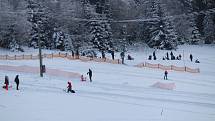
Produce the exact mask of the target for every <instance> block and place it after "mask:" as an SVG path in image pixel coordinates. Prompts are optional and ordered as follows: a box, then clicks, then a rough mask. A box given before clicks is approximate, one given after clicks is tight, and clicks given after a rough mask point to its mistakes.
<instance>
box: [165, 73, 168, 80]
mask: <svg viewBox="0 0 215 121" xmlns="http://www.w3.org/2000/svg"><path fill="white" fill-rule="evenodd" d="M167 75H168V72H167V71H165V72H164V80H167Z"/></svg>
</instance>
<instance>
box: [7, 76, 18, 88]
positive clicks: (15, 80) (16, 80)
mask: <svg viewBox="0 0 215 121" xmlns="http://www.w3.org/2000/svg"><path fill="white" fill-rule="evenodd" d="M14 82H15V83H16V90H19V75H16V77H15V79H14ZM4 84H5V85H4V86H3V88H4V89H6V90H8V88H9V77H8V76H5V81H4Z"/></svg>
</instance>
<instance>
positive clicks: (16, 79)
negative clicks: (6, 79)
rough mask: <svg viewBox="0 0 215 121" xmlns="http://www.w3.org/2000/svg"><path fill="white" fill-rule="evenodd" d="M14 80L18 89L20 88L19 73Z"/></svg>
mask: <svg viewBox="0 0 215 121" xmlns="http://www.w3.org/2000/svg"><path fill="white" fill-rule="evenodd" d="M14 82H15V83H16V90H19V75H16V77H15V80H14Z"/></svg>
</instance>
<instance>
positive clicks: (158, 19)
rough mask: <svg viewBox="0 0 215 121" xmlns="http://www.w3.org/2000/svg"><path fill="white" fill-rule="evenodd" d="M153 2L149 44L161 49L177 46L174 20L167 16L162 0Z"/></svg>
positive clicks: (153, 0)
mask: <svg viewBox="0 0 215 121" xmlns="http://www.w3.org/2000/svg"><path fill="white" fill-rule="evenodd" d="M151 4H152V5H151V17H152V20H151V22H150V23H151V27H150V33H151V34H150V40H149V41H148V42H147V44H148V45H149V46H150V47H157V48H161V49H168V50H171V49H175V48H176V47H177V33H176V31H175V29H174V26H173V25H172V21H173V20H171V19H169V18H168V17H165V15H164V14H165V9H164V6H163V5H162V4H161V3H160V0H152V1H151Z"/></svg>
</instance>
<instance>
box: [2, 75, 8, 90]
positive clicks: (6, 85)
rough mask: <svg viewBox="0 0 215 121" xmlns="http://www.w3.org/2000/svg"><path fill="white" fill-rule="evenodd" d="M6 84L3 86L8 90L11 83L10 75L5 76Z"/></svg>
mask: <svg viewBox="0 0 215 121" xmlns="http://www.w3.org/2000/svg"><path fill="white" fill-rule="evenodd" d="M4 84H5V86H3V88H4V89H6V90H8V85H9V78H8V76H5V81H4Z"/></svg>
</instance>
